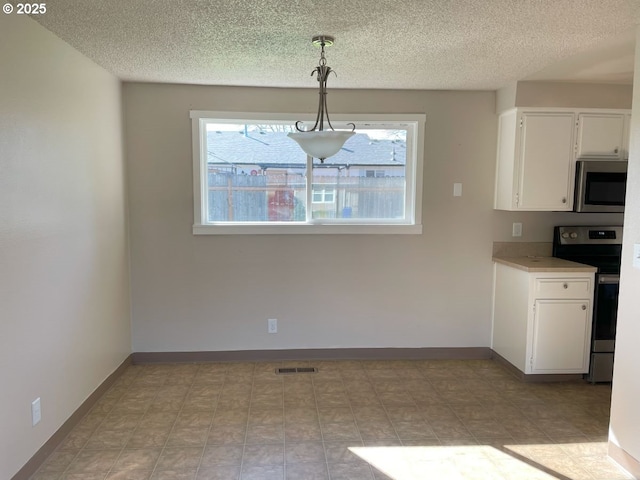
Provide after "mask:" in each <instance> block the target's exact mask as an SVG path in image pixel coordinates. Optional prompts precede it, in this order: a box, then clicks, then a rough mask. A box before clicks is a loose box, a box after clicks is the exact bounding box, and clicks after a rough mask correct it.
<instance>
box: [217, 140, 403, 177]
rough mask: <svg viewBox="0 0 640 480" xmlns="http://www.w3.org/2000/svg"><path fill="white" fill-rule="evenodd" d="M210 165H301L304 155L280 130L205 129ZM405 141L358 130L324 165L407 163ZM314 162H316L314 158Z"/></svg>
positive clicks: (302, 166)
mask: <svg viewBox="0 0 640 480" xmlns="http://www.w3.org/2000/svg"><path fill="white" fill-rule="evenodd" d="M207 140H208V141H207V145H208V154H209V155H208V163H209V165H228V166H248V165H256V166H259V167H261V168H263V169H268V168H304V167H305V166H306V156H305V154H304V152H303V151H302V150H301V149H300V147H299V146H298V144H297V143H296V142H295V141H294V140H292V139H290V138H289V137H287V135H286V133H283V132H268V131H263V132H256V131H250V132H247V133H245V132H230V131H221V132H215V131H210V132H207ZM406 154H407V148H406V142H405V141H404V140H389V139H379V140H378V139H376V140H373V139H371V138H369V136H368V135H367V134H366V133H358V132H356V134H355V135H354V136H353V137H351V138H350V139H349V140H347V142H346V143H345V144H344V147H343V148H342V149H341V150H340V152H338V153H337V154H336V155H334V156H333V157H330V158H327V159H326V160H325V161H324V164H323V165H324V166H327V167H351V166H353V167H356V166H364V167H374V168H375V167H400V166H404V165H405V164H406V157H407V155H406ZM314 163H315V164H317V165H318V164H319V162H318V161H317V160H315V161H314Z"/></svg>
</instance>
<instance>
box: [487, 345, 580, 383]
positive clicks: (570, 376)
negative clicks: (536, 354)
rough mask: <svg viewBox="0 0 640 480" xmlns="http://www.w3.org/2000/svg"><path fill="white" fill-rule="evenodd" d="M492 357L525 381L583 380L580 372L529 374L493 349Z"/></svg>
mask: <svg viewBox="0 0 640 480" xmlns="http://www.w3.org/2000/svg"><path fill="white" fill-rule="evenodd" d="M491 358H492V359H494V360H495V361H496V362H498V363H499V364H500V365H502V366H503V367H505V369H506V370H507V371H509V372H510V373H511V374H513V375H514V376H515V377H517V378H518V379H519V380H521V381H523V382H525V383H537V382H570V381H576V380H582V378H583V375H582V374H579V373H553V374H551V373H550V374H545V373H542V374H540V373H536V374H527V373H524V372H522V371H520V369H518V368H517V367H516V366H515V365H513V364H512V363H511V362H510V361H509V360H507V359H506V358H504V357H503V356H502V355H500V354H499V353H497V352H495V351H493V350H491Z"/></svg>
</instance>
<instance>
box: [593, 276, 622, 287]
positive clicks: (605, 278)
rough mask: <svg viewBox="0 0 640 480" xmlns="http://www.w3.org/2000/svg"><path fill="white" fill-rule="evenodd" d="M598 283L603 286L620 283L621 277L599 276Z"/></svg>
mask: <svg viewBox="0 0 640 480" xmlns="http://www.w3.org/2000/svg"><path fill="white" fill-rule="evenodd" d="M598 283H599V284H603V285H609V284H613V283H620V275H598Z"/></svg>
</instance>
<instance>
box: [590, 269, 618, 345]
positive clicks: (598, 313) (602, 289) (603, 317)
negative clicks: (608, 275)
mask: <svg viewBox="0 0 640 480" xmlns="http://www.w3.org/2000/svg"><path fill="white" fill-rule="evenodd" d="M619 289H620V285H619V283H618V281H616V282H611V283H609V282H606V283H603V282H599V283H598V288H597V291H596V310H595V322H594V323H595V324H594V327H595V334H594V340H596V341H598V340H611V341H613V340H615V338H616V319H617V316H618V291H619Z"/></svg>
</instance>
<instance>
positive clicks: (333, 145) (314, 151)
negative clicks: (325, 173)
mask: <svg viewBox="0 0 640 480" xmlns="http://www.w3.org/2000/svg"><path fill="white" fill-rule="evenodd" d="M353 135H355V132H337V131H334V130H315V131H309V132H292V133H290V134H289V137H291V138H292V139H294V140H295V141H296V142H298V145H300V148H302V150H304V153H306V154H307V155H309V156H310V157H313V158H319V159H320V160H321V161H324V159H325V158H329V157H332V156H333V155H335V154H336V153H338V152H339V151H340V149H341V148H342V146H343V145H344V142H346V141H347V140H349V138H351V137H352V136H353Z"/></svg>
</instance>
